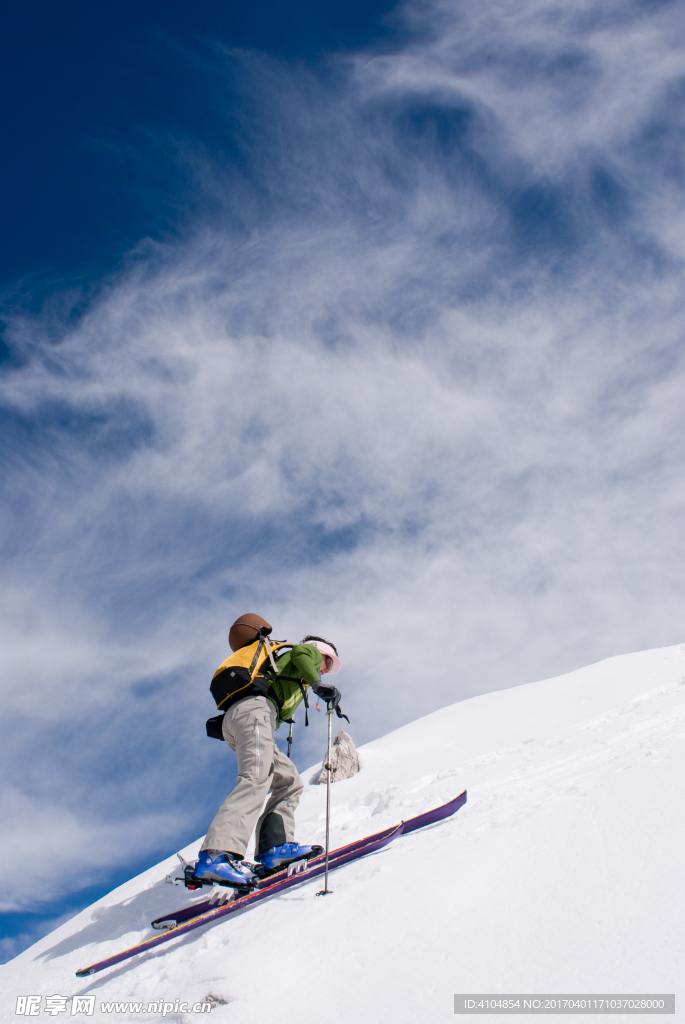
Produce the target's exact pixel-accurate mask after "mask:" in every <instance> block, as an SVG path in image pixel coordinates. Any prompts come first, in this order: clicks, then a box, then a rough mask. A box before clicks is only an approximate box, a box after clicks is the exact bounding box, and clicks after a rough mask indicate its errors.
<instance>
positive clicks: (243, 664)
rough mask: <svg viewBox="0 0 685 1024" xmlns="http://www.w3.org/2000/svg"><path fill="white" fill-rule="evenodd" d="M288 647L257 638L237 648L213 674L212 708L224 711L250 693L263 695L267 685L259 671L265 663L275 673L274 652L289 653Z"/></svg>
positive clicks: (263, 637) (267, 639) (290, 645)
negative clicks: (269, 664)
mask: <svg viewBox="0 0 685 1024" xmlns="http://www.w3.org/2000/svg"><path fill="white" fill-rule="evenodd" d="M292 646H293V645H292V644H288V643H279V642H278V641H273V640H269V638H268V637H267V636H261V637H260V638H259V640H256V641H255V642H254V643H253V644H250V645H249V646H248V647H241V648H240V649H239V650H237V651H236V652H235V653H234V654H232V655H231V656H230V658H226V661H224V662H222V664H221V665H219V667H218V669H217V670H216V672H215V673H214V675H213V677H212V682H211V683H210V686H209V689H210V690H211V693H212V697H213V698H214V700H215V702H216V706H217V707H218V708H220V709H221V710H223V711H227V710H228V708H230V706H231V704H234V703H235V702H236V700H239V699H240V698H241V697H248V696H249V695H250V694H251V693H252V692H254V693H255V694H258V693H266V692H267V690H268V683H267V682H266V680H265V679H264V675H263V674H262V672H261V671H260V670H261V669H262V668H263V667H264V663H265V662H266V660H267V659H268V660H269V661H270V662H271V666H272V668H273V670H274V673H275V672H276V662H275V661H274V651H279V650H282V649H283V648H284V647H285V648H288V649H291V648H292ZM284 653H285V652H284Z"/></svg>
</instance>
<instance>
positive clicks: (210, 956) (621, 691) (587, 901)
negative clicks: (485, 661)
mask: <svg viewBox="0 0 685 1024" xmlns="http://www.w3.org/2000/svg"><path fill="white" fill-rule="evenodd" d="M684 680H685V645H683V646H678V647H671V648H664V649H661V650H655V651H647V652H644V653H640V654H631V655H625V656H622V657H617V658H611V659H610V660H608V661H605V662H602V663H600V664H598V665H592V666H590V667H589V668H584V669H581V670H579V671H577V672H571V673H570V674H568V675H565V676H560V677H558V678H556V679H550V680H547V681H545V682H539V683H530V684H528V685H526V686H519V687H516V688H512V689H509V690H503V691H501V692H499V693H490V694H486V695H484V696H480V697H475V698H473V699H471V700H467V701H463V702H461V703H459V704H454V705H452V706H451V707H447V708H444V709H442V710H441V711H437V712H435V713H434V714H431V715H428V716H426V717H425V718H422V719H420V720H418V721H416V722H413V723H411V724H410V725H407V726H405V727H403V728H402V729H398V730H397V731H396V732H394V733H391V734H390V735H388V736H384V737H383V738H382V739H379V740H375V741H374V742H373V743H369V744H367V745H366V746H364V747H363V748H362V751H361V753H362V764H363V769H362V771H360V772H358V773H357V774H356V775H353V776H352V777H351V778H348V779H344V780H342V781H341V782H339V783H338V785H336V787H335V790H334V791H333V792H334V797H333V799H332V830H331V831H332V835H331V839H332V843H333V845H334V846H338V845H341V844H343V843H346V842H350V841H351V840H353V839H355V838H358V837H361V836H364V835H367V834H369V833H372V832H375V831H377V830H379V829H381V828H384V827H386V826H389V825H392V824H394V823H396V822H397V821H399V820H401V819H402V818H408V817H411V816H412V815H415V814H418V813H420V812H421V811H424V810H426V809H428V808H430V807H434V806H436V805H438V804H441V803H443V802H444V801H446V800H447V799H449V798H450V797H453V796H455V795H456V794H457V793H459V792H461V790H463V789H464V788H467V789H468V793H469V802H468V804H467V805H466V806H465V807H464V808H462V810H461V811H459V813H458V814H457V815H455V817H454V818H452V819H449V820H447V821H444V822H442V823H440V824H438V825H435V826H432V827H430V828H427V829H425V830H424V831H422V832H415V833H412V834H410V835H407V836H404V837H400V838H399V839H397V840H396V841H395V842H394V843H393V844H391V845H390V846H388V847H387V848H386V849H385V850H382V851H380V852H379V853H377V854H374V855H372V856H370V857H367V858H366V859H364V860H360V861H358V862H356V863H353V864H349V865H347V866H345V867H342V868H340V869H339V870H338V871H335V872H334V873H333V874H332V875H331V879H330V886H331V888H332V890H333V893H334V894H333V895H332V896H330V897H328V898H326V899H317V898H316V896H315V893H316V891H317V889H319V888H320V880H315V881H313V882H311V883H307V884H305V885H303V886H301V887H298V888H295V889H293V890H291V891H289V892H288V893H287V894H284V895H283V896H281V897H279V898H276V899H273V900H271V901H268V902H266V903H263V904H260V905H258V906H257V907H255V908H254V909H253V910H250V911H249V912H247V913H244V914H241V915H237V916H236V917H235V918H228V919H227V920H226V921H225V922H223V923H219V924H217V925H215V926H214V927H208V928H206V929H203V930H198V931H195V932H192V933H191V934H189V935H188V936H186V937H184V938H180V939H178V940H177V941H175V942H172V943H170V944H169V945H168V946H161V947H159V948H158V949H155V950H152V951H151V952H150V953H148V954H146V955H143V956H141V957H137V958H136V959H134V960H131V961H129V962H128V963H125V964H123V965H121V966H120V967H118V968H114V969H112V970H109V971H105V972H103V973H102V974H98V975H94V976H93V977H92V978H89V979H77V978H76V977H74V972H75V971H76V970H77V968H79V967H83V966H85V965H87V964H90V963H92V962H93V961H95V960H98V959H101V958H103V957H105V956H107V955H109V954H112V953H115V952H117V951H118V950H121V949H124V948H126V947H127V946H130V945H132V944H134V943H136V942H139V941H140V940H142V939H143V938H145V937H147V936H149V935H150V934H151V931H150V928H149V921H150V920H151V919H152V918H153V917H156V916H159V915H160V914H162V913H164V912H168V911H169V910H171V909H172V908H175V907H177V906H182V905H183V904H184V903H185V902H186V901H188V900H189V899H190V897H189V895H187V894H186V893H185V892H184V890H182V889H180V888H172V887H171V886H169V885H165V884H164V883H163V878H164V876H165V875H166V874H167V873H168V872H169V871H170V870H171V869H172V868H173V867H174V866H175V863H176V859H175V857H171V858H169V859H168V860H166V861H164V862H162V863H161V864H158V865H157V866H156V867H154V868H150V870H148V871H146V872H144V873H143V874H142V875H139V876H138V877H137V878H133V879H131V881H129V882H127V883H126V884H125V885H122V886H120V887H119V888H118V889H115V890H114V891H113V892H111V893H110V894H109V895H108V896H105V897H104V898H103V899H101V900H99V901H98V902H97V903H96V904H94V905H93V906H92V907H90V908H88V909H87V910H84V911H83V912H82V913H80V914H78V915H76V917H74V918H73V919H72V920H71V921H68V922H67V923H66V924H63V925H62V926H61V927H60V928H58V929H57V930H56V931H54V932H53V933H52V934H51V935H48V936H46V937H45V938H43V939H41V940H40V941H39V942H37V943H36V944H35V945H34V946H32V947H31V948H30V949H27V950H25V951H24V952H23V953H21V954H20V955H19V956H18V957H17V958H16V959H15V960H13V961H11V962H10V963H9V964H6V965H5V966H4V967H2V968H0V980H1V982H2V984H1V990H2V996H1V997H0V1008H1V1019H2V1020H3V1021H4V1020H7V1021H9V1020H16V1019H17V1018H16V1016H15V1008H16V1000H17V996H18V995H27V994H32V995H40V996H41V998H42V999H43V1005H44V1000H45V997H47V996H51V997H52V996H55V995H59V996H62V997H68V999H69V1000H71V998H72V997H73V996H76V995H93V996H94V997H95V1013H94V1017H93V1019H97V1020H101V1019H102V1020H112V1021H114V1020H122V1021H126V1022H127V1024H128V1022H138V1021H146V1022H157V1021H161V1020H162V1019H165V1020H167V1021H169V1020H173V1021H174V1022H181V1021H185V1022H188V1024H190V1022H191V1021H197V1020H199V1019H202V1018H201V1017H198V1015H197V1014H194V1013H192V1012H189V1013H183V1012H181V1011H177V1010H176V1009H175V1004H176V1000H179V1001H187V1002H188V1003H190V1004H192V1003H194V1002H196V1001H199V1000H202V999H205V998H207V997H209V996H211V997H212V1000H211V1001H212V1002H213V1006H214V1008H213V1009H212V1011H211V1014H210V1015H209V1016H211V1019H212V1020H213V1021H215V1022H216V1021H219V1022H222V1021H225V1022H226V1024H265V1022H271V1021H273V1022H278V1024H320V1022H321V1021H327V1022H331V1024H333V1022H336V1021H349V1020H355V1021H360V1022H374V1024H375V1022H383V1024H384V1022H392V1024H396V1022H397V1024H405V1022H406V1024H416V1022H419V1021H421V1022H423V1021H426V1022H430V1024H435V1022H439V1021H445V1022H446V1021H449V1020H454V1013H453V998H454V994H455V993H469V992H471V993H516V992H521V993H524V992H525V993H534V992H537V993H559V994H562V993H563V994H570V993H578V994H585V993H587V994H589V993H607V994H619V993H626V994H629V993H673V992H675V993H676V994H678V989H679V988H680V990H681V992H682V978H683V963H684V962H685V929H684V928H683V920H685V887H684V886H683V882H682V857H683V849H685V816H684V815H683V813H682V811H683V806H685V685H683V682H684ZM311 771H313V769H312V770H311ZM325 799H326V794H325V790H324V789H323V788H322V787H320V786H307V787H306V789H305V793H304V795H303V797H302V801H301V804H300V808H299V812H298V837H299V838H300V839H301V840H303V841H311V842H320V841H321V840H322V838H323V834H324V809H325ZM199 845H200V840H198V841H197V842H194V843H191V844H190V845H189V846H188V847H187V848H186V849H185V850H184V851H182V852H183V855H184V856H185V857H187V858H190V857H192V856H194V855H196V853H197V850H198V848H199ZM680 998H682V995H681V996H680ZM158 1001H162V1002H166V1003H167V1004H168V1003H171V1004H172V1006H173V1007H174V1009H173V1010H172V1011H171V1012H167V1014H166V1016H165V1017H163V1014H162V1012H158V1011H155V1010H152V1009H151V1010H150V1012H147V1007H148V1004H153V1005H156V1004H157V1002H158ZM107 1002H118V1003H120V1004H125V1006H124V1008H122V1009H120V1010H119V1011H118V1012H114V1013H109V1014H106V1012H105V1011H104V1010H103V1004H106V1003H107ZM129 1003H130V1004H133V1006H132V1005H127V1004H129ZM136 1003H140V1004H142V1005H143V1006H144V1007H145V1012H143V1011H142V1010H137V1009H135V1008H134V1006H135V1004H136ZM71 1005H72V1004H71V1002H69V1003H68V1007H69V1008H68V1009H67V1012H66V1014H60V1015H58V1016H57V1017H56V1019H57V1020H60V1019H66V1018H67V1017H68V1018H69V1019H70V1020H71V1019H74V1020H79V1021H80V1020H84V1021H86V1020H88V1019H89V1018H88V1017H85V1016H78V1015H77V1016H76V1017H74V1018H72V1017H71V1015H70V1007H71ZM41 1016H42V1017H45V1013H44V1012H43V1013H42V1014H41ZM46 1019H47V1018H46ZM51 1019H55V1018H51ZM487 1019H488V1020H490V1021H494V1020H503V1019H505V1018H503V1017H501V1016H499V1015H496V1016H489V1017H488V1018H487ZM649 1019H650V1020H652V1019H653V1018H652V1017H651V1016H650V1018H649ZM670 1019H674V1018H670ZM676 1019H677V1018H676ZM506 1020H511V1018H510V1017H507V1018H506ZM630 1020H631V1021H643V1020H645V1021H646V1020H647V1017H646V1015H640V1014H638V1015H635V1016H631V1017H630Z"/></svg>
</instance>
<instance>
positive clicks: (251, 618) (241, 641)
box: [228, 612, 271, 651]
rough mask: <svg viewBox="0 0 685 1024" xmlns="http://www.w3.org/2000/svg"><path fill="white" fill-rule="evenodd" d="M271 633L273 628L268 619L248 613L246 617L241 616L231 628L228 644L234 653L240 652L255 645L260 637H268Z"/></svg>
mask: <svg viewBox="0 0 685 1024" xmlns="http://www.w3.org/2000/svg"><path fill="white" fill-rule="evenodd" d="M270 632H271V626H270V625H269V623H268V622H267V621H266V619H263V618H262V617H261V615H255V613H254V612H248V613H247V614H246V615H240V616H239V617H238V618H237V619H236V620H235V622H234V623H233V625H232V626H231V628H230V630H229V633H228V643H229V645H230V648H231V650H232V651H239V650H240V648H241V647H247V645H248V644H253V643H254V642H255V640H258V639H259V637H260V636H268V635H269V633H270Z"/></svg>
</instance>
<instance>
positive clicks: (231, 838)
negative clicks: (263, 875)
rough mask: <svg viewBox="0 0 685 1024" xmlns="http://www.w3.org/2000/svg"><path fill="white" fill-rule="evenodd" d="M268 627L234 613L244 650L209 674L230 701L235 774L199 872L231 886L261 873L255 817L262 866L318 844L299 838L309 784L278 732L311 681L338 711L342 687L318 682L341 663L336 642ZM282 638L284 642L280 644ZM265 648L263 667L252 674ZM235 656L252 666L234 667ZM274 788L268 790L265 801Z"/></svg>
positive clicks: (237, 642) (236, 647) (234, 635)
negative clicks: (256, 867) (298, 819)
mask: <svg viewBox="0 0 685 1024" xmlns="http://www.w3.org/2000/svg"><path fill="white" fill-rule="evenodd" d="M270 633H271V626H270V625H269V623H268V622H266V621H265V619H263V618H262V617H261V616H259V615H256V614H254V613H252V612H251V613H249V614H246V615H241V616H240V618H238V619H236V621H235V622H234V623H233V625H232V626H231V629H230V632H229V635H228V642H229V645H230V647H231V650H232V651H234V652H236V653H238V652H239V653H240V655H242V657H236V653H234V655H233V656H232V657H229V658H227V659H226V661H225V662H224V663H223V664H222V665H220V666H219V668H218V669H217V671H216V672H215V674H214V678H213V681H212V693H213V694H214V696H215V699H217V704H218V705H220V706H223V707H224V708H228V710H227V711H226V714H225V716H224V719H223V723H222V726H221V728H222V734H223V738H224V739H225V741H226V743H228V745H229V747H230V748H231V749H232V750H234V751H235V753H236V754H237V755H238V778H237V780H236V784H235V787H234V788H233V790H232V791H231V793H229V795H228V796H227V797H226V799H225V800H224V802H223V803H222V805H221V807H220V808H219V810H218V812H217V814H216V816H215V818H214V819H213V821H212V823H211V824H210V826H209V829H208V831H207V835H206V837H205V840H204V842H203V844H202V848H201V850H200V856H199V859H198V861H197V864H196V865H195V876H196V877H197V878H203V879H205V880H207V881H216V882H221V883H223V884H224V885H229V886H230V885H234V886H243V885H245V884H249V883H250V882H252V881H253V880H256V875H255V872H254V871H253V870H252V868H250V866H249V865H248V864H247V863H246V862H245V854H246V851H247V844H248V842H249V839H250V836H251V834H252V830H253V828H254V827H255V823H256V848H255V859H256V860H257V861H259V862H260V863H261V864H262V865H263V866H264V867H265V868H268V869H272V868H277V867H279V866H281V865H284V864H288V863H290V862H291V861H293V860H300V859H303V858H306V857H308V856H311V855H312V853H314V852H315V848H314V847H312V846H307V845H300V844H299V843H296V842H295V838H294V835H295V809H296V807H297V805H298V803H299V800H300V796H301V795H302V791H303V789H304V786H303V784H302V780H301V779H300V776H299V774H298V771H297V768H296V767H295V765H294V764H293V762H292V761H291V760H290V758H288V757H286V756H285V754H284V753H282V751H281V750H279V748H278V747H277V746H276V743H275V740H274V734H275V732H276V730H277V729H278V728H279V726H280V725H281V724H282V723H283V722H285V721H289V720H290V719H291V718H292V715H293V713H294V711H295V709H296V708H297V706H298V705H299V704H300V702H301V701H302V700H303V699H304V700H305V705H307V703H308V702H307V697H306V694H307V690H308V689H311V690H312V691H313V692H314V693H315V694H317V696H319V697H320V698H321V699H322V700H326V701H332V702H333V706H334V707H336V710H338V713H340V712H339V707H338V705H339V702H340V691H339V690H337V689H336V687H334V686H331V685H327V684H324V683H322V682H321V677H322V676H326V675H335V673H337V672H339V671H340V669H341V668H342V662H341V661H340V658H339V657H338V651H337V649H336V647H335V644H333V643H331V642H330V641H328V640H324V639H323V638H322V637H315V636H306V637H305V638H304V640H303V641H302V643H300V644H296V645H295V646H292V647H291V646H290V645H289V644H285V645H279V644H276V643H273V642H272V641H269V640H268V636H269V634H270ZM272 643H273V647H272V646H271V644H272ZM262 645H263V646H264V648H265V651H264V650H263V649H262ZM281 646H283V648H287V650H284V651H280V650H279V648H280V647H281ZM253 648H254V654H253V650H252V649H253ZM267 653H268V657H267V656H266V654H267ZM274 653H275V654H276V659H277V660H274V657H273V654H274ZM260 654H261V656H262V658H263V661H262V665H264V666H266V667H265V668H258V669H257V671H256V674H255V675H250V671H252V669H253V666H254V665H255V662H257V660H258V658H259V656H260ZM279 655H280V656H279ZM238 661H243V662H244V663H245V666H247V665H250V669H249V670H248V669H247V668H245V667H244V668H242V669H240V668H236V667H235V666H236V663H237V662H238ZM241 672H242V676H240V682H241V683H242V682H244V680H247V682H246V684H245V685H243V686H242V687H241V688H239V689H238V690H237V691H232V692H229V696H228V697H224V698H223V699H222V700H221V702H220V701H219V699H218V698H219V697H220V696H221V695H222V694H223V693H224V692H227V688H226V687H224V688H223V689H222V685H223V684H222V680H223V679H224V678H225V677H226V676H227V674H228V675H231V676H232V677H234V676H235V675H236V673H238V674H240V673H241ZM233 685H234V686H235V685H236V683H235V682H234V683H233ZM269 790H271V795H270V796H269V798H268V800H267V802H266V806H263V804H264V799H265V797H266V795H267V793H268V792H269Z"/></svg>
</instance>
